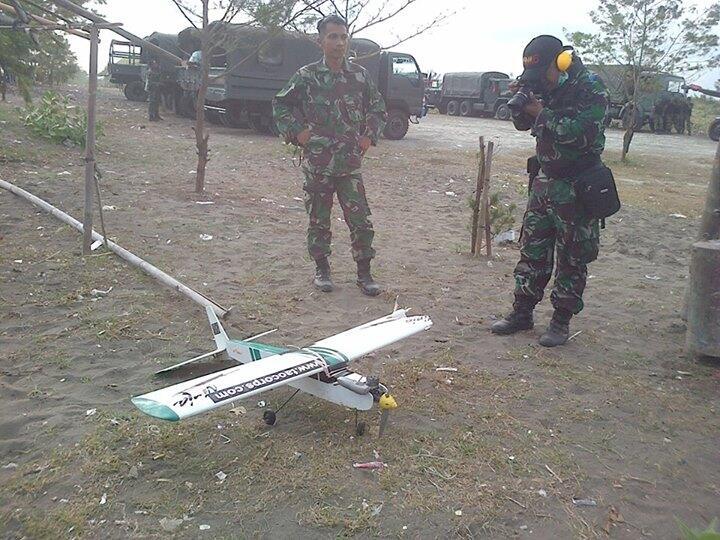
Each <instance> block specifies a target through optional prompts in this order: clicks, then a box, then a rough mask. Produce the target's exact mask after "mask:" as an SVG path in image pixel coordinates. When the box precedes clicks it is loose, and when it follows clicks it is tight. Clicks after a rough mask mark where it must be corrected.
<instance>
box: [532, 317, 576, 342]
mask: <svg viewBox="0 0 720 540" xmlns="http://www.w3.org/2000/svg"><path fill="white" fill-rule="evenodd" d="M571 318H572V313H570V312H569V311H565V310H564V309H556V310H555V313H553V316H552V320H551V321H550V324H549V325H548V328H547V330H545V333H544V334H543V335H542V336H540V345H542V346H543V347H557V346H558V345H562V344H564V343H565V342H567V340H568V337H569V336H570V319H571Z"/></svg>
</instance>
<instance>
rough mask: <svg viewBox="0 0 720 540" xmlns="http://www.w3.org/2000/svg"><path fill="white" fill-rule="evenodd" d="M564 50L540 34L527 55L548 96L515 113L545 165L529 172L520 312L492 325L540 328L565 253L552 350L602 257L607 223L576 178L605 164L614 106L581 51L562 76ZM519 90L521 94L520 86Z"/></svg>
mask: <svg viewBox="0 0 720 540" xmlns="http://www.w3.org/2000/svg"><path fill="white" fill-rule="evenodd" d="M561 52H563V45H562V42H561V41H560V40H559V39H557V38H555V37H552V36H539V37H537V38H535V39H533V40H532V41H531V42H530V43H529V44H528V46H527V47H526V48H525V52H524V53H523V61H524V64H525V71H524V72H523V74H522V75H521V77H520V80H521V81H522V84H524V85H532V86H534V87H535V88H536V89H539V90H541V91H542V93H543V96H544V97H545V99H544V100H543V101H542V102H540V101H538V100H537V99H536V98H535V97H534V96H532V95H531V99H530V102H529V103H528V104H527V105H526V106H525V107H524V109H523V110H522V111H519V112H518V113H513V121H514V123H515V127H516V128H517V129H519V130H523V131H524V130H528V129H531V130H532V131H531V133H532V135H533V136H534V137H535V138H536V145H537V146H536V159H537V162H538V164H539V167H537V169H538V170H535V171H532V172H531V171H530V170H529V171H528V172H530V174H531V185H530V194H529V200H528V205H527V210H526V212H525V217H524V218H523V231H522V234H521V236H520V261H519V262H518V264H517V266H516V267H515V272H514V273H515V301H514V303H513V312H512V313H511V314H510V315H508V316H507V317H506V318H504V319H502V320H500V321H498V322H496V323H495V324H493V326H492V331H493V332H494V333H496V334H512V333H515V332H518V331H520V330H527V329H530V328H532V327H533V315H532V313H533V309H534V308H535V305H536V304H537V303H538V302H540V300H542V297H543V292H544V290H545V286H546V285H547V283H548V281H549V280H550V277H551V276H552V272H553V259H554V255H555V252H557V257H556V261H557V262H556V271H555V283H554V286H553V290H552V293H551V295H550V301H551V302H552V305H553V307H554V313H553V317H552V321H551V322H550V325H549V326H548V329H547V330H546V332H545V333H544V334H543V335H542V336H541V338H540V344H541V345H544V346H547V347H553V346H556V345H562V344H563V343H565V342H566V341H567V339H568V335H569V323H570V318H571V317H572V316H573V315H575V314H577V313H579V312H580V311H581V310H582V309H583V301H582V294H583V290H584V289H585V282H586V280H587V265H588V263H590V262H592V261H594V260H595V259H596V258H597V255H598V247H599V240H600V238H599V237H600V231H599V223H598V220H597V219H589V218H588V217H587V216H585V215H584V214H583V211H582V208H581V207H580V206H579V204H578V202H577V198H576V194H575V189H574V185H573V179H574V178H577V177H578V176H580V175H582V174H583V171H587V170H589V169H590V168H592V167H595V166H598V165H599V164H600V163H601V162H600V154H601V153H602V151H603V148H604V146H605V135H604V123H603V119H604V117H605V111H606V108H607V95H606V90H605V87H604V85H603V83H602V81H601V80H600V79H599V78H598V77H597V76H596V75H594V74H592V73H590V72H589V71H588V70H587V69H586V68H585V67H584V66H583V64H582V62H581V61H580V59H579V58H578V57H577V56H575V55H574V54H573V56H572V64H571V65H570V67H569V68H567V71H564V72H562V71H560V70H559V69H558V66H557V64H558V62H557V57H558V55H559V54H560V53H561ZM513 86H514V87H515V90H517V83H516V84H513ZM528 169H530V167H528Z"/></svg>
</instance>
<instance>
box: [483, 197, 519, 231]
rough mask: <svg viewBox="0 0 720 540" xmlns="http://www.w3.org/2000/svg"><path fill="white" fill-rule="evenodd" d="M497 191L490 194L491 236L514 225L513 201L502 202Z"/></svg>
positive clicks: (514, 208) (515, 206) (514, 207)
mask: <svg viewBox="0 0 720 540" xmlns="http://www.w3.org/2000/svg"><path fill="white" fill-rule="evenodd" d="M501 197H502V195H501V193H500V192H499V191H496V192H495V193H491V194H490V201H489V202H490V223H491V230H492V233H493V236H495V235H497V234H500V233H502V232H505V231H509V230H510V229H512V228H513V225H515V210H517V205H516V204H515V203H510V204H507V203H503V202H502V201H501V200H500V199H501Z"/></svg>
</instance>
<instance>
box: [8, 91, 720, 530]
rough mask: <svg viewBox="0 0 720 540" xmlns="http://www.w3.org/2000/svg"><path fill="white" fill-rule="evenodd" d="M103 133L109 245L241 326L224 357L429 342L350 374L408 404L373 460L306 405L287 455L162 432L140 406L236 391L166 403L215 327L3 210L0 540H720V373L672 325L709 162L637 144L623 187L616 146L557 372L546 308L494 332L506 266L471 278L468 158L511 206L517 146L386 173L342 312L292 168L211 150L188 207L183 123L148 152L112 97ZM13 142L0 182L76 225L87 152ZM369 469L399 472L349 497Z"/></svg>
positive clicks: (475, 132)
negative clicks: (390, 318) (147, 397)
mask: <svg viewBox="0 0 720 540" xmlns="http://www.w3.org/2000/svg"><path fill="white" fill-rule="evenodd" d="M15 104H17V103H15ZM99 106H100V109H101V118H102V119H103V122H104V131H105V136H104V137H103V138H102V139H101V140H100V151H99V153H98V164H99V166H100V168H101V169H102V171H103V178H102V192H103V204H105V205H109V206H111V207H112V209H111V210H107V211H106V212H105V219H106V226H107V230H108V233H109V235H110V236H111V237H112V238H114V239H115V240H116V241H117V242H118V243H120V244H121V245H122V246H124V247H126V248H128V249H130V250H131V251H133V252H135V253H137V254H138V255H140V256H143V257H145V258H147V259H148V260H149V261H151V262H152V263H153V264H156V265H157V266H159V267H160V268H162V269H163V270H165V271H167V272H169V273H170V274H172V275H174V276H175V277H177V278H178V279H180V280H182V281H184V282H186V283H187V284H189V285H190V286H193V287H196V288H197V289H198V290H200V291H202V292H203V293H204V294H206V295H208V296H210V297H211V298H213V299H214V300H216V301H217V302H219V303H221V304H223V305H226V306H232V307H233V311H232V315H231V317H230V319H229V320H228V322H227V328H228V331H229V333H230V334H231V335H234V336H237V337H246V336H249V335H252V334H255V333H258V332H262V331H265V330H268V329H271V328H279V331H278V332H276V333H274V334H272V335H271V336H268V337H267V338H266V340H267V341H268V342H270V343H275V344H286V345H287V344H291V345H304V344H306V343H309V342H312V341H314V340H316V339H319V338H322V337H325V336H327V335H331V334H334V333H337V332H339V331H342V330H344V329H346V328H349V327H351V326H353V325H356V324H359V323H362V322H365V321H367V320H370V319H372V318H375V317H378V316H382V315H384V314H386V313H388V312H389V311H390V310H391V309H392V305H393V301H394V299H395V297H396V296H399V297H400V303H401V304H402V305H404V306H411V307H412V308H413V313H423V314H428V315H430V316H431V317H432V318H433V320H434V322H435V325H434V327H433V328H432V329H431V331H429V332H427V333H425V334H423V335H420V336H418V337H415V338H412V339H409V340H406V341H404V342H402V343H399V344H397V345H395V346H393V347H390V348H388V349H385V350H382V351H379V352H378V353H376V354H374V355H370V356H369V357H367V358H365V359H363V360H361V361H359V362H358V365H357V369H358V371H360V372H361V373H366V374H378V375H381V377H382V379H383V381H384V382H385V383H387V384H390V385H391V386H392V389H393V393H394V395H395V396H396V398H397V399H398V401H399V403H400V408H399V409H398V410H397V411H395V413H394V414H393V417H392V419H391V425H390V428H389V432H388V435H386V436H385V437H383V438H382V439H378V438H377V425H378V416H377V414H376V413H368V414H365V415H363V417H364V420H365V421H367V423H368V425H369V428H368V433H367V434H366V435H365V436H363V437H360V438H356V437H355V436H354V430H353V414H352V413H351V412H349V411H345V410H342V409H341V408H338V407H335V406H333V405H331V404H326V403H323V402H319V401H317V400H315V399H313V398H311V397H309V396H305V397H299V398H296V399H295V400H294V401H292V402H291V403H290V405H288V406H287V408H286V409H283V411H282V412H281V414H280V415H279V419H278V423H277V424H276V426H274V427H273V428H268V427H267V426H265V425H264V424H263V423H262V420H261V417H262V408H260V407H258V406H257V402H258V400H256V399H252V400H249V401H247V402H244V403H241V406H239V407H235V408H234V409H232V410H230V409H224V410H220V411H218V412H217V413H215V414H211V415H206V416H202V417H196V418H194V419H191V420H190V421H188V422H184V423H181V424H162V423H160V422H157V421H154V420H152V419H150V418H148V417H145V416H143V415H142V414H140V413H139V412H138V411H136V410H135V409H134V408H133V407H132V404H131V403H130V401H129V398H130V396H132V395H136V394H139V393H143V392H146V391H149V390H151V389H153V388H158V387H160V386H161V385H165V384H168V383H169V382H174V381H177V380H181V379H182V378H190V377H191V376H197V375H198V374H200V373H205V372H207V371H208V369H211V368H217V367H219V366H220V365H226V363H223V362H213V363H211V364H210V365H203V366H195V367H192V368H190V369H188V370H186V371H183V372H182V373H179V374H177V375H174V376H172V377H166V378H163V379H159V378H156V377H153V375H152V374H153V372H154V371H156V370H157V369H158V368H160V367H161V366H166V365H169V364H171V363H174V362H176V361H179V360H182V359H185V358H188V357H190V356H192V355H196V354H200V353H202V352H205V351H208V350H211V349H210V347H212V340H211V333H210V332H209V329H208V328H207V323H206V321H205V317H204V313H203V311H202V309H200V308H198V306H197V305H195V304H193V303H192V302H190V301H189V300H187V299H185V298H184V297H182V296H180V295H178V294H176V293H174V292H173V291H171V290H169V289H167V288H165V287H163V286H161V285H159V284H157V283H156V282H155V281H154V280H152V279H150V278H148V277H146V276H145V275H143V274H142V273H140V272H139V271H137V270H135V269H133V268H131V267H129V266H127V265H126V264H125V263H123V262H122V261H120V260H119V259H117V258H115V257H114V256H113V255H108V254H104V253H99V254H97V255H93V256H90V257H85V258H83V257H81V256H80V251H81V250H80V236H79V235H78V234H77V233H76V232H75V231H74V230H72V229H70V228H69V227H66V226H64V225H62V224H61V223H60V222H58V221H57V220H55V219H54V218H52V217H50V216H48V215H45V214H43V213H40V212H39V211H38V210H37V209H35V208H34V207H32V206H30V205H29V204H27V203H25V202H23V201H21V200H20V199H18V198H16V197H15V196H13V195H11V194H9V193H7V192H5V191H0V272H1V274H2V276H1V278H0V306H2V308H1V309H0V347H1V349H0V350H1V351H2V354H1V355H0V370H1V371H0V392H1V393H0V395H2V398H0V399H1V400H2V401H1V403H2V407H0V432H1V433H2V438H1V440H0V455H2V463H0V483H1V485H2V487H0V508H1V510H0V530H2V531H3V535H4V537H7V538H22V537H32V538H37V537H43V538H45V537H47V538H60V537H68V538H70V537H111V538H115V537H117V538H125V537H128V536H132V537H161V536H167V535H168V534H169V532H168V531H170V532H172V533H173V534H175V535H177V536H180V537H187V538H196V537H205V536H208V537H209V536H213V537H221V538H225V537H262V538H299V537H321V538H326V537H327V538H334V537H337V536H353V535H358V536H360V537H372V536H380V537H410V538H447V537H452V536H460V537H463V538H473V537H498V538H500V537H502V538H505V537H519V538H526V537H527V538H558V537H559V538H596V537H605V536H608V535H609V536H611V537H613V538H628V539H635V538H640V537H645V536H647V537H654V538H674V537H677V536H678V534H677V530H678V529H677V524H676V519H680V520H682V521H684V522H686V523H689V524H691V525H693V526H696V527H700V526H704V525H706V524H707V523H709V522H710V520H711V519H712V518H713V517H718V516H719V515H720V510H719V508H720V507H719V506H718V497H719V496H720V470H719V469H718V466H717V464H718V463H719V462H720V447H719V446H718V444H717V433H718V428H720V416H718V406H719V405H720V398H719V397H718V396H719V395H720V394H719V393H718V390H719V389H720V370H719V369H718V368H719V366H718V363H717V362H713V361H711V360H709V359H692V358H688V357H686V356H685V355H684V353H683V341H684V325H683V323H682V321H681V319H680V317H679V313H680V311H681V306H682V298H683V294H684V288H685V284H686V282H687V266H688V256H687V254H688V250H689V246H690V244H691V242H692V239H693V238H694V236H695V235H696V230H697V225H698V216H699V214H700V211H701V208H702V200H703V196H704V191H705V186H706V184H707V179H708V177H709V173H710V168H711V164H712V158H713V152H714V149H715V145H714V144H713V143H712V142H710V141H707V140H703V139H701V138H688V137H681V136H654V135H645V134H640V135H638V136H637V140H636V146H635V148H634V150H633V153H632V155H631V159H630V161H629V163H628V164H627V165H621V164H619V163H618V161H617V160H618V148H619V137H620V134H619V132H616V131H611V132H609V142H608V151H607V153H606V158H607V161H608V162H609V163H610V164H611V165H612V166H613V167H614V169H615V171H616V175H617V176H618V178H619V184H620V188H621V190H622V196H623V199H624V202H625V206H624V208H623V210H622V211H621V212H620V213H619V214H617V215H616V216H614V217H613V218H612V219H610V220H609V222H608V228H607V229H606V230H605V231H603V235H602V249H601V256H600V259H599V260H598V261H597V262H596V263H594V264H593V265H591V269H590V273H591V278H590V280H589V284H588V289H587V292H586V305H587V308H586V310H585V311H584V312H583V313H582V314H581V315H580V316H579V317H577V318H576V320H574V321H573V325H572V332H573V333H574V334H576V335H575V337H574V339H573V340H572V341H571V342H570V343H569V344H568V345H566V346H565V347H562V348H559V349H557V350H547V349H543V348H541V347H539V346H538V344H537V336H538V335H539V333H540V331H541V330H542V328H544V326H545V324H546V323H547V321H548V319H549V316H550V310H549V306H548V302H547V301H546V302H544V303H543V305H542V306H541V307H540V308H539V310H538V317H537V328H536V330H535V331H532V332H525V333H522V334H520V335H516V336H512V337H504V338H499V337H494V336H492V335H491V334H490V333H489V331H488V326H489V324H490V323H492V321H493V320H495V319H496V318H497V317H500V316H502V315H503V314H504V313H505V312H506V311H507V309H508V307H509V304H510V301H511V287H512V268H513V266H514V263H515V261H516V258H517V248H516V247H514V246H512V245H511V246H505V247H500V248H498V249H496V254H495V256H494V257H493V259H492V260H487V259H486V258H473V257H471V256H470V255H469V254H468V251H469V249H468V247H469V228H468V224H469V220H470V213H469V210H468V206H467V198H468V197H469V196H470V195H471V193H472V190H473V188H474V177H475V145H476V141H477V137H478V136H479V135H484V136H485V137H487V138H492V139H493V140H495V141H497V143H498V147H499V150H498V154H497V155H496V159H495V163H494V174H493V178H492V183H493V191H500V192H501V193H502V195H503V201H505V202H507V203H511V202H515V203H517V204H518V205H519V207H520V208H522V205H523V200H524V192H525V182H526V180H525V178H524V176H523V168H524V167H523V166H524V158H525V157H526V156H527V155H528V153H529V152H531V151H532V142H531V140H530V137H529V136H528V135H527V134H523V133H517V132H515V131H513V130H512V129H511V126H510V124H508V123H503V122H499V121H495V120H485V119H460V118H448V117H442V116H438V115H431V116H430V117H428V118H426V119H425V120H424V121H423V122H422V124H421V125H420V126H412V127H411V131H410V133H409V135H408V137H407V138H406V139H405V140H403V141H395V142H393V141H382V144H381V145H380V146H379V147H378V148H377V149H373V150H372V151H371V152H370V155H369V156H368V158H367V164H366V170H365V178H366V186H367V191H368V197H369V200H370V204H371V207H372V210H373V221H374V224H375V228H376V231H377V236H376V247H377V249H378V258H377V261H376V264H375V274H376V277H377V278H378V280H379V281H380V282H382V283H383V285H384V286H385V287H386V288H387V292H385V293H384V294H383V295H381V296H380V297H379V298H375V299H369V298H365V297H363V296H362V295H361V294H360V292H359V291H358V290H357V288H356V287H355V285H354V275H353V271H354V268H353V264H352V260H351V258H350V254H349V247H348V242H349V239H348V233H347V230H346V228H345V226H344V224H343V223H342V222H341V214H339V213H337V212H336V214H335V218H334V223H335V228H334V231H335V237H334V247H335V253H334V255H333V270H334V278H335V282H336V285H337V290H336V291H335V292H334V293H332V294H328V295H323V294H320V293H316V292H314V291H313V290H312V288H311V285H310V280H311V275H312V265H311V264H310V262H309V259H308V256H307V253H306V251H305V243H304V231H305V226H306V216H305V214H304V210H303V208H302V203H301V201H299V198H300V197H301V179H300V173H299V171H298V169H297V168H296V167H295V166H294V164H293V160H292V155H291V153H289V152H288V151H287V150H286V149H285V148H283V146H282V145H281V144H280V143H279V142H278V141H277V140H275V139H272V138H269V137H263V136H260V135H257V134H255V133H252V132H250V131H244V130H230V129H225V128H219V127H212V128H211V131H212V134H211V139H210V141H211V142H210V146H211V152H212V161H211V162H210V165H209V176H208V183H207V193H206V195H204V196H202V197H198V196H196V195H195V194H194V193H193V192H192V189H193V184H194V176H193V169H194V158H195V153H194V138H193V132H192V130H191V123H190V122H189V121H187V120H184V119H179V118H175V117H173V116H172V115H170V114H166V115H165V118H166V120H165V121H164V122H162V123H158V124H149V123H147V122H146V121H145V120H144V118H145V114H144V113H145V111H144V110H143V108H142V107H141V106H139V105H138V104H133V103H129V102H127V101H125V100H124V98H122V95H121V94H120V93H119V92H117V91H116V90H113V89H104V90H102V91H101V94H100V100H99ZM0 122H2V123H0V128H2V129H1V130H0V167H1V168H0V178H2V179H4V180H8V181H10V182H13V183H16V184H17V185H19V186H21V187H24V188H25V189H28V190H30V191H31V192H33V193H34V194H36V195H38V196H40V197H42V198H44V199H46V200H48V201H49V202H51V203H52V204H55V205H57V206H58V207H60V208H61V209H63V210H65V211H67V212H69V213H70V214H72V215H74V216H76V217H78V218H80V217H81V215H82V195H81V194H82V182H83V180H82V178H83V172H82V171H83V168H82V160H81V152H80V150H78V149H67V148H64V147H62V146H60V145H53V144H49V143H45V142H42V141H39V140H37V139H34V138H32V137H31V136H30V135H29V134H28V133H27V132H26V130H25V128H24V127H22V126H21V125H20V123H19V122H18V121H17V119H16V115H15V113H14V112H13V109H12V107H11V106H10V105H5V104H3V105H0ZM198 201H210V202H212V203H213V204H205V205H200V204H197V202H198ZM519 212H520V210H518V215H517V216H516V217H517V219H518V220H519V219H520V215H519ZM673 215H674V216H673ZM201 235H212V237H213V238H212V240H202V239H201ZM110 287H112V290H111V291H110V292H109V293H108V294H107V295H105V296H97V293H96V294H95V295H94V294H93V292H92V291H93V289H98V290H108V289H109V288H110ZM437 367H455V368H457V369H458V371H457V372H455V373H452V372H451V373H448V372H438V371H436V368H437ZM289 396H290V391H289V390H287V389H282V390H277V391H273V392H271V393H269V394H267V396H264V397H263V399H265V400H266V401H267V402H268V406H272V407H277V406H278V405H279V404H281V403H282V402H283V401H284V400H285V399H287V398H288V397H289ZM375 452H378V453H379V455H380V458H381V459H382V460H384V461H385V462H387V463H388V467H387V468H386V469H385V470H383V471H381V472H367V471H357V470H353V469H352V467H351V464H352V463H353V462H354V461H368V460H372V459H374V455H375ZM221 471H222V472H223V473H224V474H226V475H227V477H226V478H225V479H224V480H223V481H221V480H220V479H219V478H218V477H217V476H216V474H217V473H219V472H221ZM220 476H222V475H220ZM573 499H576V500H577V499H589V500H591V501H593V502H594V505H593V506H579V505H578V504H576V503H575V502H573ZM208 527H209V528H208Z"/></svg>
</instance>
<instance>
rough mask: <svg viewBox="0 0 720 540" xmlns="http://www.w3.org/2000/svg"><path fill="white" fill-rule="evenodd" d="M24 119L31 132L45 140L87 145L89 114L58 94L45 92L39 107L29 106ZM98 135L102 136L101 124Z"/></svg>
mask: <svg viewBox="0 0 720 540" xmlns="http://www.w3.org/2000/svg"><path fill="white" fill-rule="evenodd" d="M22 119H23V123H24V124H25V125H26V126H27V127H28V128H30V131H32V132H33V133H34V134H35V135H37V136H39V137H42V138H44V139H50V140H51V141H53V142H56V143H62V144H74V145H78V146H80V145H84V144H85V133H86V132H87V113H86V112H85V111H84V110H83V109H82V108H80V107H77V106H75V105H71V104H70V102H69V100H68V98H67V97H65V96H61V95H60V94H58V93H57V92H52V91H48V92H45V94H44V95H43V97H42V99H40V103H39V104H38V105H28V106H27V107H26V109H25V114H24V115H23V117H22ZM96 133H97V135H101V129H100V126H99V124H96Z"/></svg>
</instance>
